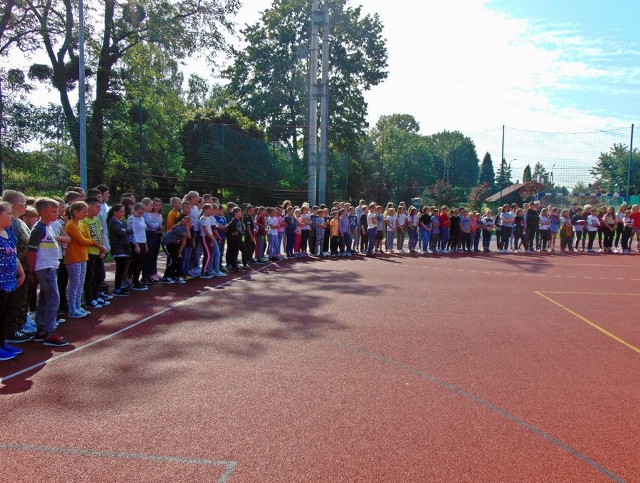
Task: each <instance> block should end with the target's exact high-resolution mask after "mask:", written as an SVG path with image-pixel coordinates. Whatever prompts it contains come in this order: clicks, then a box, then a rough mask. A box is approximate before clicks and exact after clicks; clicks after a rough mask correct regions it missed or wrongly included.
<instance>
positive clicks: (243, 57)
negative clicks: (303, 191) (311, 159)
mask: <svg viewBox="0 0 640 483" xmlns="http://www.w3.org/2000/svg"><path fill="white" fill-rule="evenodd" d="M310 15H311V8H310V3H309V2H308V1H307V0H275V1H274V2H273V6H272V7H271V8H269V9H267V10H265V11H264V12H263V13H262V16H261V18H260V21H259V22H257V23H255V24H253V25H249V26H247V27H246V28H245V29H244V30H242V34H243V35H244V40H245V42H246V44H247V46H246V48H245V49H244V50H235V51H234V54H235V62H234V64H233V65H232V66H230V67H229V68H228V69H227V70H226V72H225V76H226V77H227V78H228V79H229V81H230V82H229V89H230V92H231V94H232V95H233V97H235V98H236V99H238V100H239V103H240V106H241V107H242V109H243V111H244V112H245V113H246V114H247V115H248V116H249V117H250V118H251V119H254V120H256V121H257V122H258V123H259V124H260V125H262V126H264V127H265V128H266V132H267V137H268V139H269V140H270V141H277V142H282V143H284V144H285V145H286V146H287V148H288V149H289V151H290V156H291V158H292V160H294V162H296V163H299V164H300V163H301V161H300V160H301V159H302V158H303V151H304V149H303V148H304V146H306V145H307V144H308V143H306V142H304V141H303V140H304V139H305V138H306V136H307V133H306V129H305V126H307V125H308V104H309V102H308V99H309V92H308V91H309V78H308V57H309V45H310V28H309V25H310V22H309V18H310ZM330 29H331V42H330V52H329V65H330V74H329V89H330V92H331V96H330V98H331V102H330V119H329V123H330V125H329V142H330V144H331V145H332V146H333V147H334V148H335V149H337V150H339V151H344V152H347V153H349V154H350V156H351V157H353V158H355V157H356V156H357V153H358V145H359V143H360V141H362V140H363V139H364V137H365V129H366V127H367V121H366V116H367V104H366V102H365V100H364V97H363V92H364V91H366V90H369V89H370V88H371V87H373V86H375V85H377V84H379V83H380V82H382V81H383V80H384V79H385V78H386V77H387V71H386V68H387V50H386V46H385V40H384V38H383V37H382V23H381V22H380V19H379V17H378V15H373V16H372V15H363V14H362V9H361V7H356V8H353V7H350V6H348V5H347V0H332V2H331V24H330ZM301 141H302V142H301Z"/></svg>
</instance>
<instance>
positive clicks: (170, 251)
mask: <svg viewBox="0 0 640 483" xmlns="http://www.w3.org/2000/svg"><path fill="white" fill-rule="evenodd" d="M192 224H193V223H192V221H191V217H190V216H188V215H187V216H184V217H183V218H182V219H181V220H180V221H179V222H178V223H177V224H175V225H173V228H172V229H171V230H170V231H168V232H167V233H166V234H165V235H164V236H163V237H162V247H163V249H164V252H165V253H166V254H167V268H166V270H165V272H164V276H163V277H162V278H161V279H160V281H161V282H162V283H185V280H184V278H182V277H181V276H180V269H181V266H182V250H183V249H184V247H185V245H186V244H187V241H188V240H189V238H191V225H192Z"/></svg>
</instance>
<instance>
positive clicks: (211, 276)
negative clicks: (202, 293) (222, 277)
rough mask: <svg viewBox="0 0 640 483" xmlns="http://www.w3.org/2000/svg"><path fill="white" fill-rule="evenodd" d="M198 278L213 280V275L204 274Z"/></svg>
mask: <svg viewBox="0 0 640 483" xmlns="http://www.w3.org/2000/svg"><path fill="white" fill-rule="evenodd" d="M200 278H205V279H209V278H213V274H208V273H205V274H204V275H200Z"/></svg>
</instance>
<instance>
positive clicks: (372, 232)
mask: <svg viewBox="0 0 640 483" xmlns="http://www.w3.org/2000/svg"><path fill="white" fill-rule="evenodd" d="M377 231H378V229H377V228H369V229H368V230H367V238H368V241H369V244H368V246H367V253H368V254H369V255H372V254H373V250H374V249H375V247H376V232H377Z"/></svg>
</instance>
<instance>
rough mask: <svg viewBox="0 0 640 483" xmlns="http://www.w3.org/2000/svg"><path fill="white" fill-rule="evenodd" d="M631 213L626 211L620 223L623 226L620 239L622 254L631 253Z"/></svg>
mask: <svg viewBox="0 0 640 483" xmlns="http://www.w3.org/2000/svg"><path fill="white" fill-rule="evenodd" d="M631 213H632V211H631V210H626V211H625V212H624V217H623V218H622V223H623V224H624V226H623V228H622V239H621V243H622V253H631V244H630V240H632V239H633V238H632V237H633V218H631Z"/></svg>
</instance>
